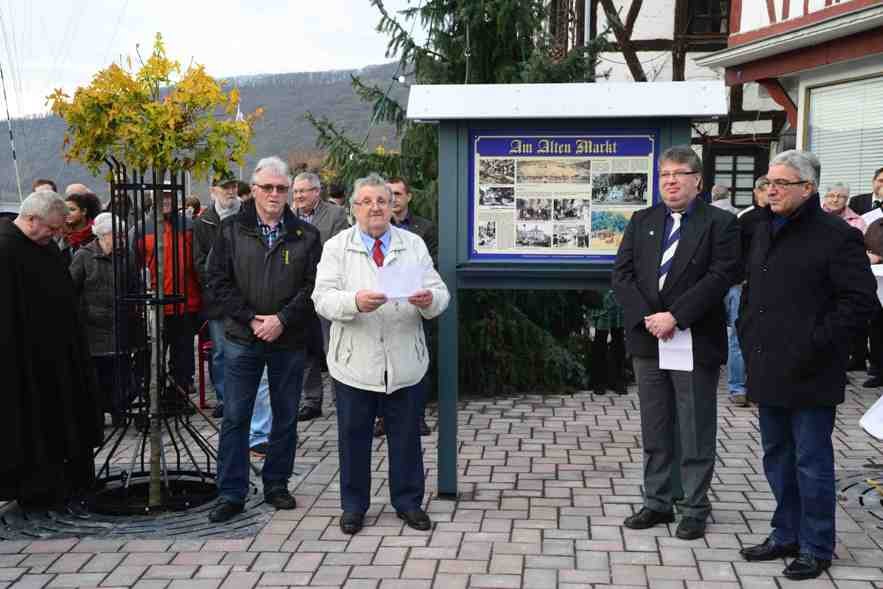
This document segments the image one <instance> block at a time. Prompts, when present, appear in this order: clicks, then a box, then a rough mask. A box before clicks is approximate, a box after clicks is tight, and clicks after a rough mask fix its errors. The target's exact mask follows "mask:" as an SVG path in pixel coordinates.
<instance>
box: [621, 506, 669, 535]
mask: <svg viewBox="0 0 883 589" xmlns="http://www.w3.org/2000/svg"><path fill="white" fill-rule="evenodd" d="M673 521H675V514H674V512H671V511H654V510H652V509H650V508H649V507H642V508H641V511H639V512H638V513H636V514H635V515H630V516H628V517H627V518H625V521H623V522H622V525H624V526H625V527H627V528H629V529H632V530H646V529H647V528H652V527H653V526H655V525H656V524H670V523H672V522H673Z"/></svg>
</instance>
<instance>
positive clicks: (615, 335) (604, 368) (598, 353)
mask: <svg viewBox="0 0 883 589" xmlns="http://www.w3.org/2000/svg"><path fill="white" fill-rule="evenodd" d="M608 335H609V336H610V342H609V343H608V342H607V337H608ZM589 358H590V360H589V362H590V365H589V377H590V378H591V380H592V387H593V388H612V389H616V388H619V387H624V386H625V338H624V336H623V329H622V328H621V327H620V328H617V329H612V330H610V331H608V330H606V329H597V328H596V329H595V339H593V340H592V349H591V354H590V355H589Z"/></svg>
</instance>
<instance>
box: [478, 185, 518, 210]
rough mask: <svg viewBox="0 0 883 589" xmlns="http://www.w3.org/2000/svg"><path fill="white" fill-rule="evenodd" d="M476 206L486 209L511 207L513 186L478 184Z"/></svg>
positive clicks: (513, 203)
mask: <svg viewBox="0 0 883 589" xmlns="http://www.w3.org/2000/svg"><path fill="white" fill-rule="evenodd" d="M478 206H480V207H485V208H488V209H511V208H513V207H514V206H515V187H514V186H479V188H478Z"/></svg>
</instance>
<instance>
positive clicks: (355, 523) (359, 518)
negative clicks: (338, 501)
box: [340, 511, 365, 536]
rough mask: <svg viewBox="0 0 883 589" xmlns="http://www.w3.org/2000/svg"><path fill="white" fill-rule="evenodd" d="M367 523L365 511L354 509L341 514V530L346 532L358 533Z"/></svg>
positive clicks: (350, 533)
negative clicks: (359, 511)
mask: <svg viewBox="0 0 883 589" xmlns="http://www.w3.org/2000/svg"><path fill="white" fill-rule="evenodd" d="M363 525H365V514H364V513H353V512H352V511H344V512H343V515H342V516H340V531H341V532H343V533H344V534H349V535H350V536H352V535H353V534H357V533H358V532H359V530H361V529H362V526H363Z"/></svg>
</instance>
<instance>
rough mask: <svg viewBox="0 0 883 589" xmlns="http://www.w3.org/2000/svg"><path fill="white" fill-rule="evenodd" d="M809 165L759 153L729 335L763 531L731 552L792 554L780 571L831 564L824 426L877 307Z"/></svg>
mask: <svg viewBox="0 0 883 589" xmlns="http://www.w3.org/2000/svg"><path fill="white" fill-rule="evenodd" d="M819 173H820V166H819V161H818V159H816V157H815V156H814V155H813V154H811V153H809V152H805V151H797V150H790V151H786V152H783V153H781V154H779V155H777V156H776V157H775V158H773V160H772V161H771V162H770V167H769V172H768V173H767V179H768V180H769V183H770V188H769V193H768V195H767V196H768V200H769V207H768V208H767V209H764V213H763V214H764V218H763V220H762V221H761V222H760V226H759V227H758V230H757V231H756V232H755V234H754V237H753V239H752V242H751V249H750V250H749V252H748V257H747V258H746V260H745V275H746V282H745V287H744V290H743V301H742V316H741V318H740V322H739V339H740V341H741V342H742V351H743V355H744V357H745V365H746V368H747V369H748V382H747V388H748V396H749V398H750V399H751V400H752V401H755V402H757V404H758V405H759V406H760V409H759V423H760V435H761V440H762V443H763V466H764V472H765V473H766V477H767V481H769V484H770V487H771V489H772V492H773V495H774V496H775V498H776V510H775V512H774V513H773V518H772V522H771V526H772V529H773V530H772V533H771V534H770V536H769V537H768V538H767V539H766V540H765V541H764V542H763V543H762V544H759V545H757V546H751V547H747V548H744V549H742V551H741V553H742V556H743V558H745V559H746V560H750V561H760V560H778V559H781V558H783V557H786V556H793V557H796V558H795V559H794V560H793V561H792V562H791V563H790V564H789V565H788V567H787V568H786V569H785V570H784V571H783V574H784V575H785V576H786V577H788V578H789V579H795V580H796V579H811V578H815V577H818V576H819V575H820V574H821V573H822V572H823V571H825V569H827V568H828V567H829V566H830V565H831V558H832V557H833V555H834V543H835V530H834V520H835V508H836V488H835V483H834V449H833V446H832V443H831V434H832V432H833V429H834V420H835V417H836V414H837V405H839V404H840V403H842V402H843V397H844V389H845V387H846V365H847V362H848V359H849V342H850V338H851V337H852V336H853V334H854V333H856V332H857V330H858V329H859V327H860V325H861V324H862V322H864V321H867V319H868V318H869V317H870V316H871V313H872V312H873V310H874V308H875V307H877V306H878V305H879V303H878V302H877V297H876V280H875V279H874V277H873V275H872V274H871V270H870V266H869V264H868V259H867V256H866V255H865V247H864V243H863V241H862V235H861V233H860V232H858V231H856V230H855V229H853V228H852V227H850V226H849V225H847V224H846V223H844V222H842V221H841V220H840V219H837V218H835V217H834V216H833V215H829V214H826V213H825V212H824V211H823V210H822V208H821V206H820V204H819V195H818V193H817V192H816V190H817V188H816V187H817V186H818V183H819Z"/></svg>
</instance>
